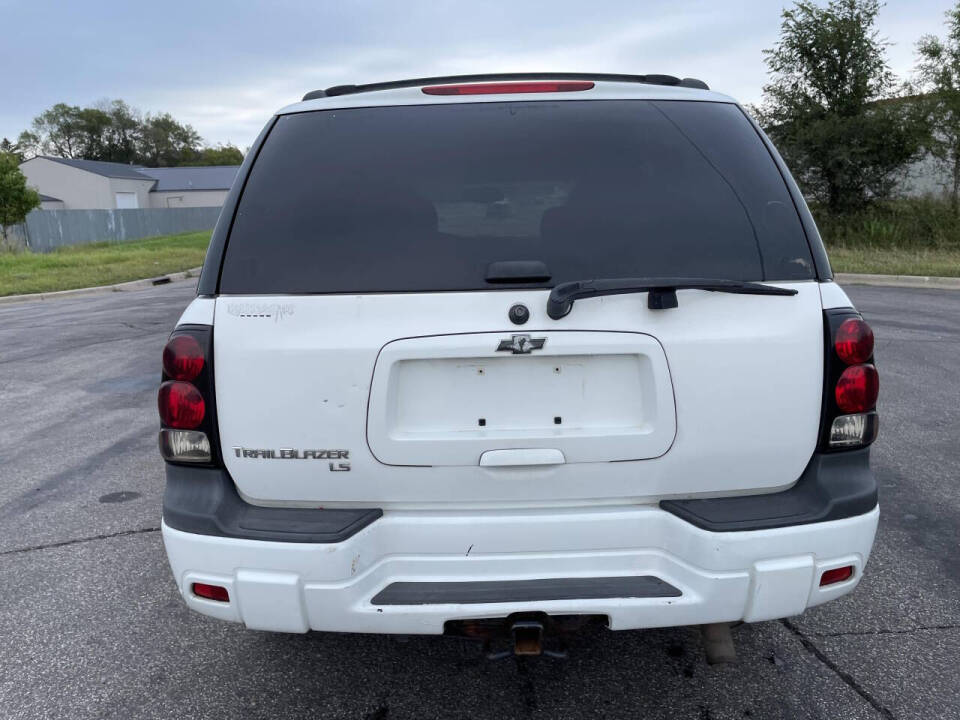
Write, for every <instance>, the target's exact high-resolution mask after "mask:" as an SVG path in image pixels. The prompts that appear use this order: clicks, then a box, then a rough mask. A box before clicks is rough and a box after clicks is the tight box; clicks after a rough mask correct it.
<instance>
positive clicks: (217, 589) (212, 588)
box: [192, 583, 230, 602]
mask: <svg viewBox="0 0 960 720" xmlns="http://www.w3.org/2000/svg"><path fill="white" fill-rule="evenodd" d="M192 590H193V594H194V595H196V596H197V597H202V598H206V599H207V600H216V601H217V602H230V593H229V592H227V589H226V588H225V587H223V586H222V585H207V583H194V584H193V588H192Z"/></svg>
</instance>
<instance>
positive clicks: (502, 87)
mask: <svg viewBox="0 0 960 720" xmlns="http://www.w3.org/2000/svg"><path fill="white" fill-rule="evenodd" d="M592 88H593V83H592V82H590V81H581V80H566V81H558V82H506V83H471V84H469V85H431V86H429V87H425V88H422V89H423V92H424V93H425V94H427V95H508V94H511V93H551V92H577V91H579V90H591V89H592Z"/></svg>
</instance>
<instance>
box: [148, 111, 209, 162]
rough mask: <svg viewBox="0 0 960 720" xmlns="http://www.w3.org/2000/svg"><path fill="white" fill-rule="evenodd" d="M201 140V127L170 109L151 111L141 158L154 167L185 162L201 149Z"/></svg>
mask: <svg viewBox="0 0 960 720" xmlns="http://www.w3.org/2000/svg"><path fill="white" fill-rule="evenodd" d="M200 144H201V140H200V135H199V134H198V133H197V131H196V130H194V129H193V128H192V127H190V126H189V125H181V124H180V123H178V122H177V121H176V120H174V118H173V116H172V115H170V114H169V113H163V114H161V115H147V116H146V118H145V119H144V121H143V126H142V128H141V139H140V152H139V156H140V161H141V162H142V163H144V164H146V165H152V166H154V167H173V166H176V165H183V164H184V163H187V162H190V161H191V160H192V159H194V158H195V157H196V156H197V155H198V154H199V153H200Z"/></svg>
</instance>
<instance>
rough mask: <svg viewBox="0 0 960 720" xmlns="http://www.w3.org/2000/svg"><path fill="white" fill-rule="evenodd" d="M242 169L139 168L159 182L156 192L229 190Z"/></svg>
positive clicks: (209, 166) (215, 167)
mask: <svg viewBox="0 0 960 720" xmlns="http://www.w3.org/2000/svg"><path fill="white" fill-rule="evenodd" d="M239 169H240V167H239V166H238V165H205V166H202V167H169V168H139V171H140V173H141V174H143V175H146V176H148V177H151V178H154V179H155V180H156V181H157V184H156V186H155V187H154V188H153V190H154V192H164V191H167V190H229V189H230V186H231V185H233V179H234V178H235V177H236V176H237V171H238V170H239Z"/></svg>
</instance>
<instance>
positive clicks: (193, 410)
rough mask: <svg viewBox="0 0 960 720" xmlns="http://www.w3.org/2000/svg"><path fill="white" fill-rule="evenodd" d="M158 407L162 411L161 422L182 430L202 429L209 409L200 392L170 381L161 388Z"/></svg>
mask: <svg viewBox="0 0 960 720" xmlns="http://www.w3.org/2000/svg"><path fill="white" fill-rule="evenodd" d="M157 407H158V408H159V410H160V422H162V423H163V424H164V425H166V426H168V427H172V428H177V429H180V430H193V429H195V428H198V427H200V423H202V422H203V417H204V415H205V414H206V409H207V408H206V403H205V402H204V400H203V395H201V394H200V391H199V390H197V388H195V387H194V386H193V385H191V384H190V383H188V382H181V381H180V380H174V381H168V382H165V383H163V384H162V385H161V386H160V392H159V393H158V394H157Z"/></svg>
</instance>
